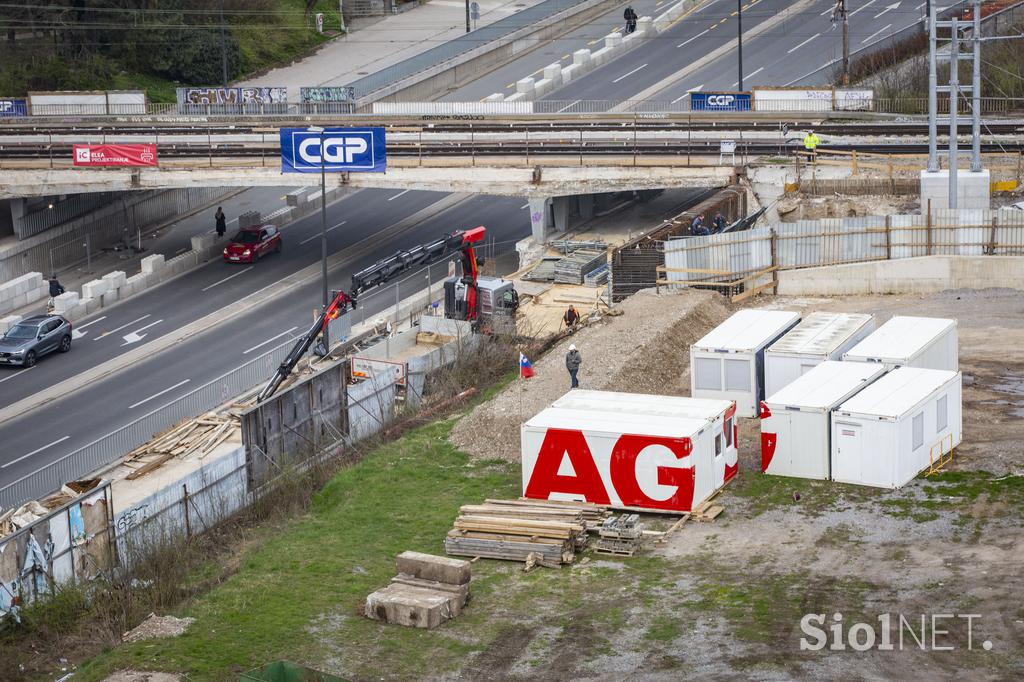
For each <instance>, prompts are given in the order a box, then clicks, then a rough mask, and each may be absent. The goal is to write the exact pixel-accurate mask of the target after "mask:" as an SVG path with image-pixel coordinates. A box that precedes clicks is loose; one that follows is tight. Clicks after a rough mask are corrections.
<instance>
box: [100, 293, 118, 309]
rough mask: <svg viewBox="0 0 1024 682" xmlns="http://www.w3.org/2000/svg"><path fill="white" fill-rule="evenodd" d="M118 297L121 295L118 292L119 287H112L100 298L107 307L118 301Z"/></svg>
mask: <svg viewBox="0 0 1024 682" xmlns="http://www.w3.org/2000/svg"><path fill="white" fill-rule="evenodd" d="M118 298H119V296H118V293H117V289H110V290H109V291H107V292H106V293H104V294H103V296H101V297H100V300H101V301H102V302H103V303H102V305H103V307H104V308H106V307H107V306H108V305H113V304H114V303H117V299H118Z"/></svg>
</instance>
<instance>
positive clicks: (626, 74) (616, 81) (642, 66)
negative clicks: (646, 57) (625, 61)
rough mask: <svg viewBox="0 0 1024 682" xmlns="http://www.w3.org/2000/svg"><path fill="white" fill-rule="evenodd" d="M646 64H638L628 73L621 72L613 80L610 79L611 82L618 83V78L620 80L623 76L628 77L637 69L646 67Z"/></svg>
mask: <svg viewBox="0 0 1024 682" xmlns="http://www.w3.org/2000/svg"><path fill="white" fill-rule="evenodd" d="M646 66H647V65H646V64H641V65H640V66H638V67H636V68H635V69H633V70H632V71H630V72H629V73H624V74H622V75H621V76H619V77H618V78H616V79H615V80H613V81H612V83H618V82H619V81H620V80H622V79H623V78H628V77H629V76H632V75H633V74H634V73H636V72H637V71H639V70H640V69H642V68H644V67H646Z"/></svg>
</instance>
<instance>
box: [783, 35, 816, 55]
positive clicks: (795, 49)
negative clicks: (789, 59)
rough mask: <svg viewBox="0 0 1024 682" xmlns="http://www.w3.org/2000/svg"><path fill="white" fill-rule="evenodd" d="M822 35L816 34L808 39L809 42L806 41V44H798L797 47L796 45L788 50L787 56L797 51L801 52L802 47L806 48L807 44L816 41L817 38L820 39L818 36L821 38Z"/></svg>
mask: <svg viewBox="0 0 1024 682" xmlns="http://www.w3.org/2000/svg"><path fill="white" fill-rule="evenodd" d="M820 35H821V34H820V33H815V34H814V35H813V36H811V37H810V38H808V39H807V40H805V41H804V42H802V43H799V44H797V45H794V46H793V47H791V48H789V49H788V50H787V51H786V54H793V53H794V52H796V51H797V50H799V49H800V48H801V47H803V46H804V45H806V44H807V43H809V42H811V41H812V40H814V39H815V38H817V37H818V36H820Z"/></svg>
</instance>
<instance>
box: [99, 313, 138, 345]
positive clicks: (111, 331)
mask: <svg viewBox="0 0 1024 682" xmlns="http://www.w3.org/2000/svg"><path fill="white" fill-rule="evenodd" d="M147 317H149V315H143V316H142V317H140V318H139V319H137V320H132V321H131V322H129V323H128V324H122V325H121V326H120V327H118V328H117V329H111V330H110V331H105V332H103V333H102V334H100V335H99V336H97V337H96V338H95V339H93V341H99V340H100V339H102V338H103V337H104V336H108V335H110V334H113V333H114V332H119V331H121V330H122V329H124V328H125V327H130V326H132V325H133V324H138V323H139V322H142V321H143V320H144V319H146V318H147ZM101 319H102V318H101ZM90 324H92V323H91V322H90Z"/></svg>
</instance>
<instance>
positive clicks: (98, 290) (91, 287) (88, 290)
mask: <svg viewBox="0 0 1024 682" xmlns="http://www.w3.org/2000/svg"><path fill="white" fill-rule="evenodd" d="M108 288H109V285H108V284H107V282H105V281H103V280H102V279H94V280H92V281H91V282H86V283H85V284H83V285H82V298H99V297H100V296H102V295H103V294H105V293H107V289H108Z"/></svg>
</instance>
